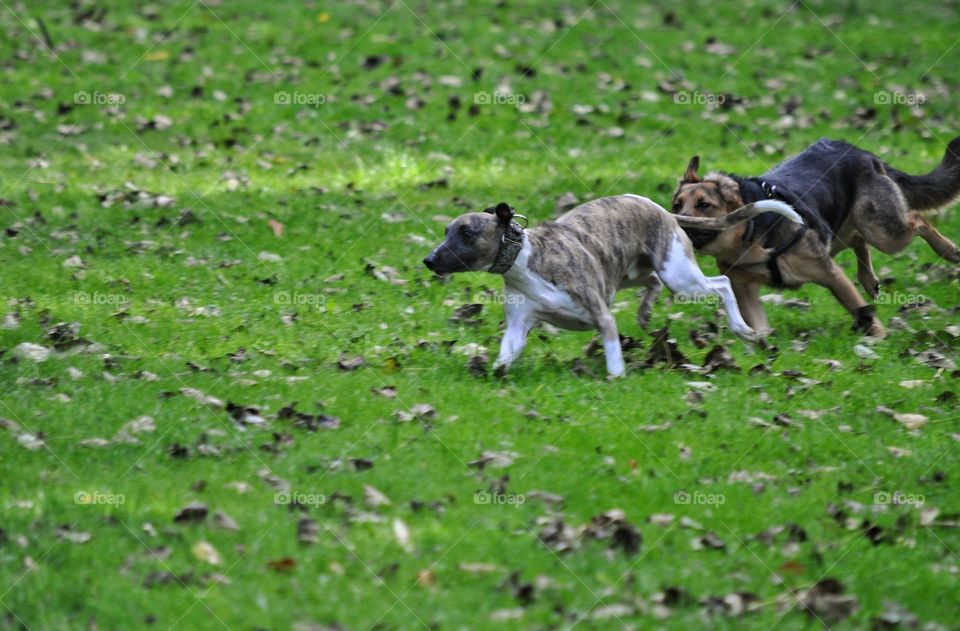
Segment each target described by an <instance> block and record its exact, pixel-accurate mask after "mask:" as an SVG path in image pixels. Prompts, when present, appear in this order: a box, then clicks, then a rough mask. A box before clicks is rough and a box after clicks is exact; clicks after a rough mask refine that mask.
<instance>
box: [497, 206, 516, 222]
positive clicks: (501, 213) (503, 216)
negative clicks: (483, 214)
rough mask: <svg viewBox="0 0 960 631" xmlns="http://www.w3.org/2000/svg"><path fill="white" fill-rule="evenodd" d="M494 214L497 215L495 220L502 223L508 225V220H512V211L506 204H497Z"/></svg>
mask: <svg viewBox="0 0 960 631" xmlns="http://www.w3.org/2000/svg"><path fill="white" fill-rule="evenodd" d="M495 214H496V215H497V219H499V220H500V221H501V222H503V223H510V220H511V219H513V209H512V208H510V205H509V204H507V203H506V202H500V203H499V204H497V208H496V211H495Z"/></svg>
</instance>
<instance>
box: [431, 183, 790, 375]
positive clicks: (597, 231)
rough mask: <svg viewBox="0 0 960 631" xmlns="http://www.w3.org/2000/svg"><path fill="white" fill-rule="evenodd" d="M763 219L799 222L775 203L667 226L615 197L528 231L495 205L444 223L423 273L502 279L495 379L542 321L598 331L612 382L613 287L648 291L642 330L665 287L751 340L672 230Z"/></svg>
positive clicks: (728, 298)
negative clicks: (700, 300)
mask: <svg viewBox="0 0 960 631" xmlns="http://www.w3.org/2000/svg"><path fill="white" fill-rule="evenodd" d="M767 212H776V213H780V214H781V215H783V216H786V217H789V218H790V219H793V220H795V221H800V217H799V216H798V215H797V214H796V213H795V212H793V210H792V209H791V208H790V207H789V206H788V205H787V204H784V203H783V202H780V201H775V200H763V201H758V202H757V203H755V204H747V205H746V206H744V207H743V208H740V209H738V210H736V211H734V212H731V213H728V214H726V215H724V216H723V217H721V218H719V219H713V218H704V217H675V216H673V215H671V214H670V213H668V212H667V211H666V210H664V209H663V208H661V207H660V206H658V205H657V204H655V203H653V202H652V201H650V200H649V199H647V198H646V197H640V196H639V195H617V196H615V197H604V198H603V199H595V200H593V201H590V202H587V203H585V204H582V205H580V206H577V207H576V208H574V209H573V210H571V211H569V212H567V213H566V214H565V215H563V216H562V217H560V218H559V219H558V220H557V221H549V222H547V223H544V224H541V225H539V226H537V227H536V228H531V229H529V230H527V229H525V227H524V226H521V225H520V223H518V222H517V221H516V220H515V217H519V215H515V214H514V211H513V208H511V207H510V206H509V205H508V204H505V203H501V204H498V205H497V206H496V208H488V209H486V211H485V212H482V213H467V214H465V215H461V216H460V217H457V218H456V219H454V220H453V221H451V222H450V224H449V225H448V226H447V229H446V232H445V233H444V239H443V243H441V244H440V245H438V246H437V247H436V248H434V250H433V251H432V252H431V253H430V254H429V256H427V257H426V258H425V259H424V260H423V263H424V265H426V266H427V268H428V269H430V270H431V271H433V272H435V273H437V274H440V275H446V274H453V273H456V272H474V271H476V272H479V271H484V270H486V271H488V272H492V273H494V274H503V280H504V294H505V297H506V300H505V302H504V312H505V315H506V317H507V331H506V334H505V335H504V336H503V341H502V342H501V344H500V355H499V356H498V357H497V361H496V364H494V368H495V370H496V371H497V373H498V374H503V373H504V372H505V371H506V370H507V369H508V368H509V367H510V364H511V363H513V361H514V360H515V359H516V358H517V356H518V355H520V351H522V350H523V347H524V345H525V344H526V343H527V335H528V334H529V333H530V329H532V328H533V326H534V325H535V324H536V323H537V322H538V321H539V320H543V321H546V322H549V323H551V324H553V325H555V326H558V327H561V328H565V329H572V330H578V331H579V330H587V329H591V328H593V329H598V330H599V331H600V334H601V335H602V336H603V348H604V354H605V355H606V359H607V372H608V373H609V374H610V376H611V377H618V376H620V375H622V374H623V372H624V370H625V366H624V362H623V353H622V350H621V348H620V336H619V334H618V333H617V323H616V321H615V320H614V318H613V315H612V314H611V313H610V305H611V304H612V303H613V300H614V296H615V295H616V293H617V291H618V290H619V289H620V288H621V287H630V286H645V287H646V288H647V289H646V291H645V292H644V297H643V299H642V301H641V303H640V308H639V309H638V310H637V321H638V322H639V323H640V324H641V325H646V323H647V319H648V318H649V317H650V311H651V309H652V308H653V303H654V301H655V300H656V299H657V295H658V294H659V293H660V290H661V289H662V287H663V285H666V286H667V288H668V289H670V290H671V291H673V292H680V293H684V294H688V295H694V296H715V297H717V298H719V299H720V300H721V301H722V303H723V308H724V309H725V310H726V312H727V318H728V319H729V321H730V330H731V331H733V332H734V333H735V334H737V335H738V336H740V337H741V338H743V339H746V340H753V339H754V332H753V331H752V330H751V329H750V327H748V326H747V325H746V323H745V322H744V321H743V318H742V317H741V316H740V311H739V310H738V309H737V300H736V298H735V297H734V295H733V291H731V289H730V281H729V280H728V279H726V278H724V277H723V276H716V277H713V278H708V277H707V276H704V275H703V272H702V271H700V268H699V267H697V261H696V258H695V257H694V254H693V246H692V245H691V244H690V239H689V238H687V235H686V234H684V232H683V230H681V228H680V226H681V225H687V226H697V227H699V228H702V229H707V230H726V229H727V228H729V227H730V226H732V225H734V224H735V223H737V222H742V221H749V220H750V219H752V218H754V217H757V216H760V215H762V214H765V213H767ZM525 221H526V220H525V218H524V223H525Z"/></svg>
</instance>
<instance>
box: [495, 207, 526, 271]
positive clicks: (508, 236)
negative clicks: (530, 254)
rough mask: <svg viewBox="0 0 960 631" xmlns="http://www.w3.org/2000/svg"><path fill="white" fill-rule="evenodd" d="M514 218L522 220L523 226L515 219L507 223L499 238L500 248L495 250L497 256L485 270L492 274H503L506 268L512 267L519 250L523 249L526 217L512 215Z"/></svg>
mask: <svg viewBox="0 0 960 631" xmlns="http://www.w3.org/2000/svg"><path fill="white" fill-rule="evenodd" d="M514 218H519V219H522V220H523V226H521V225H520V224H519V223H517V222H516V221H515V220H511V221H510V223H509V224H507V230H506V232H504V233H503V237H501V238H500V249H499V250H497V256H496V257H495V258H494V259H493V265H491V266H490V269H489V270H487V271H489V272H491V273H493V274H505V273H506V271H507V270H508V269H510V268H511V267H513V264H514V262H515V261H516V260H517V257H518V256H520V250H521V249H523V231H524V229H525V228H526V226H527V218H526V217H524V216H523V215H514Z"/></svg>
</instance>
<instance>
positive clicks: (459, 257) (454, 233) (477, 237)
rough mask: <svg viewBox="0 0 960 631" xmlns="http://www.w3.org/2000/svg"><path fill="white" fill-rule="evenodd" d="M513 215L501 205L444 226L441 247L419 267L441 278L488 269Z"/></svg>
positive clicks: (459, 218) (509, 209)
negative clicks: (445, 227)
mask: <svg viewBox="0 0 960 631" xmlns="http://www.w3.org/2000/svg"><path fill="white" fill-rule="evenodd" d="M513 215H514V212H513V208H510V206H509V205H507V204H505V203H503V202H500V203H499V204H497V207H496V208H487V209H486V210H484V211H483V212H481V213H467V214H466V215H460V216H459V217H457V218H456V219H454V220H453V221H451V222H450V223H449V224H447V229H446V231H445V232H444V235H445V236H444V239H443V243H441V244H440V245H438V246H437V247H436V248H434V250H433V252H431V253H430V254H429V255H428V256H427V258H425V259H423V264H424V265H426V266H427V269H429V270H430V271H432V272H434V273H436V274H439V275H441V276H443V275H446V274H453V273H456V272H482V271H486V270H488V269H490V266H491V265H493V262H494V260H495V259H496V256H497V252H498V251H499V250H500V244H501V242H502V240H503V235H504V234H505V233H506V232H507V229H508V228H509V227H510V222H511V221H512V220H513Z"/></svg>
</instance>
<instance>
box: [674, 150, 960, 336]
mask: <svg viewBox="0 0 960 631" xmlns="http://www.w3.org/2000/svg"><path fill="white" fill-rule="evenodd" d="M699 165H700V159H699V158H698V157H697V156H694V157H693V159H691V160H690V164H689V165H688V166H687V170H686V172H685V173H684V175H683V178H682V180H681V182H680V185H679V187H678V189H677V192H676V194H675V195H674V198H673V212H674V213H676V214H678V215H680V216H686V217H722V216H724V215H725V214H726V213H728V212H730V211H732V210H734V209H736V208H739V207H740V206H743V205H744V204H745V203H749V202H752V201H756V200H758V199H781V200H783V201H785V202H787V203H788V204H790V205H791V206H793V208H794V209H795V210H796V211H797V212H798V213H799V214H800V215H801V216H802V217H803V219H804V222H805V223H806V224H807V226H809V228H810V229H809V230H807V229H806V227H799V226H797V225H796V224H794V223H792V222H787V221H784V220H783V219H782V218H780V217H778V216H775V215H770V216H767V217H760V218H758V219H757V220H755V221H752V222H748V223H747V224H743V225H738V226H737V227H736V228H734V229H732V230H728V231H726V232H723V233H720V234H716V233H703V232H700V231H697V230H696V229H693V230H688V234H690V237H691V239H692V241H693V244H694V246H695V247H696V248H697V250H699V251H700V252H703V253H705V254H711V255H713V256H715V257H716V258H717V263H718V265H719V267H720V270H721V271H722V272H723V273H724V274H725V275H727V276H728V277H729V278H730V281H731V284H732V286H733V291H734V293H735V294H736V296H737V300H738V302H739V304H740V309H741V311H742V312H743V316H744V318H746V321H747V323H748V324H750V326H752V327H753V328H754V329H757V330H758V331H764V330H766V329H768V326H769V325H768V321H767V316H766V314H765V313H764V310H763V306H762V305H761V303H760V288H761V287H762V286H764V285H773V286H775V287H792V288H795V287H799V286H801V285H803V284H804V283H810V282H812V283H817V284H818V285H822V286H824V287H826V288H828V289H829V290H830V291H831V292H832V293H833V295H834V296H835V297H836V298H837V300H839V301H840V303H841V304H843V306H844V307H846V309H847V310H848V311H849V312H850V313H851V314H852V315H853V316H854V321H855V323H854V326H855V327H856V328H858V329H860V330H863V331H865V332H866V333H867V334H868V335H872V336H876V337H882V336H883V335H884V331H883V326H882V325H881V324H880V322H879V321H878V320H877V318H876V317H875V308H874V307H873V306H872V305H869V304H867V302H866V301H865V300H864V299H863V298H862V297H861V296H860V294H859V292H857V290H856V288H855V287H854V286H853V283H851V282H850V280H849V279H848V278H847V277H846V275H845V274H844V273H843V270H842V269H840V267H839V266H838V265H837V264H836V263H834V261H833V257H834V256H836V255H837V253H838V252H840V251H842V250H844V249H846V248H848V247H850V248H853V249H854V251H855V253H856V255H857V261H858V271H857V277H858V279H859V281H860V284H861V285H862V286H863V288H864V289H866V291H867V293H869V294H870V296H871V297H876V295H877V291H878V289H879V280H878V279H877V277H876V275H875V274H874V272H873V268H872V266H871V262H870V252H869V250H868V249H867V245H868V244H869V245H872V246H874V247H875V248H877V249H878V250H880V251H881V252H885V253H887V254H894V253H896V252H899V251H900V250H902V249H903V248H905V247H906V246H907V245H908V244H909V243H910V241H911V240H912V239H913V236H914V235H915V234H919V235H920V236H921V237H923V239H924V240H926V241H927V243H929V244H930V246H931V247H932V248H933V249H934V251H935V252H936V253H937V254H938V255H940V256H941V257H943V258H944V259H946V260H948V261H951V262H954V263H956V262H960V253H958V251H957V246H956V245H955V244H954V243H953V242H951V241H950V240H949V239H947V238H946V237H944V236H943V235H942V234H940V233H939V232H937V230H936V229H935V228H934V227H933V226H932V225H930V223H929V222H928V221H927V220H926V219H925V218H924V217H923V216H921V215H920V213H919V212H918V211H921V210H929V209H934V208H939V207H941V206H944V205H946V204H949V203H950V202H951V201H952V200H953V199H954V198H956V196H957V195H958V194H960V138H955V139H954V140H953V141H952V142H951V143H950V145H949V147H947V150H946V153H945V154H944V157H943V161H942V162H941V163H940V165H939V166H938V167H937V168H936V169H934V170H933V171H931V172H930V173H928V174H925V175H908V174H906V173H904V172H902V171H899V170H897V169H895V168H893V167H891V166H889V165H887V164H885V163H883V162H882V161H881V160H880V159H879V158H877V157H876V156H874V155H873V154H871V153H869V152H867V151H864V150H863V149H859V148H857V147H854V146H853V145H850V144H847V143H845V142H840V141H833V140H826V139H824V140H820V141H818V142H816V143H814V144H813V145H811V146H810V147H809V148H807V149H806V150H805V151H803V152H802V153H800V154H799V155H797V156H795V157H793V158H791V159H789V160H786V161H785V162H782V163H780V164H778V165H777V166H775V167H773V168H772V169H771V170H770V171H768V172H767V173H765V174H764V175H762V176H759V177H750V178H744V177H738V176H735V175H728V174H726V173H711V174H709V175H707V176H705V177H703V178H701V177H700V176H699V175H697V169H698V167H699Z"/></svg>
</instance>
